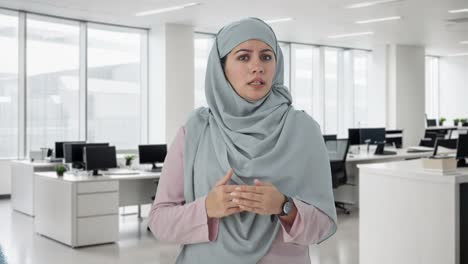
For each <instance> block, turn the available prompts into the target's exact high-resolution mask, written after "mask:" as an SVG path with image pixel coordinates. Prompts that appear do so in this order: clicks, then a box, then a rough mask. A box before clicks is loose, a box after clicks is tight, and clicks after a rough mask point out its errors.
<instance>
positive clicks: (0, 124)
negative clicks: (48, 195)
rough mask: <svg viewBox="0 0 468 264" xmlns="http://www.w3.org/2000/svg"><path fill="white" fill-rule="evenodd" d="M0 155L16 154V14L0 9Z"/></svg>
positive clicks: (3, 156) (5, 156)
mask: <svg viewBox="0 0 468 264" xmlns="http://www.w3.org/2000/svg"><path fill="white" fill-rule="evenodd" d="M0 61H1V62H0V146H1V147H0V158H11V157H17V156H18V15H17V14H16V13H13V12H11V13H10V12H4V13H3V12H2V13H0Z"/></svg>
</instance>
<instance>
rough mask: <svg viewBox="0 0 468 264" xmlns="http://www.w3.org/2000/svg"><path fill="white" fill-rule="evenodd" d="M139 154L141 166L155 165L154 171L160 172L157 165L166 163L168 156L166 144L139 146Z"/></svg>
mask: <svg viewBox="0 0 468 264" xmlns="http://www.w3.org/2000/svg"><path fill="white" fill-rule="evenodd" d="M138 154H139V156H140V163H141V164H153V167H152V170H160V169H161V168H160V167H157V166H156V163H162V162H164V159H165V158H166V154H167V146H166V144H161V145H139V146H138Z"/></svg>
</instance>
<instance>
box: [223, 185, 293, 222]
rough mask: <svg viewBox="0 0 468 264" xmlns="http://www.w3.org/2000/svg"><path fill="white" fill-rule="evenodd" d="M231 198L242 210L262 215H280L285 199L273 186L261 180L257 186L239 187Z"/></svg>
mask: <svg viewBox="0 0 468 264" xmlns="http://www.w3.org/2000/svg"><path fill="white" fill-rule="evenodd" d="M231 196H232V197H233V198H235V199H233V202H234V203H235V204H237V205H238V206H239V208H240V209H243V210H245V211H249V212H253V213H257V214H261V215H272V214H280V213H281V211H282V208H281V207H282V205H283V203H284V199H285V196H284V195H283V194H282V193H281V192H279V191H278V189H276V187H275V186H274V185H273V184H271V183H269V182H261V181H259V180H255V186H249V185H241V186H237V187H236V188H235V190H234V192H232V193H231Z"/></svg>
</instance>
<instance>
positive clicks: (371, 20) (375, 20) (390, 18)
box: [356, 16, 401, 24]
mask: <svg viewBox="0 0 468 264" xmlns="http://www.w3.org/2000/svg"><path fill="white" fill-rule="evenodd" d="M399 19H401V16H392V17H382V18H374V19H367V20H360V21H356V24H369V23H376V22H384V21H390V20H399Z"/></svg>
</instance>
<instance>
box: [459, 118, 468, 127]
mask: <svg viewBox="0 0 468 264" xmlns="http://www.w3.org/2000/svg"><path fill="white" fill-rule="evenodd" d="M467 122H468V118H460V123H461V125H462V126H463V124H466V123H467Z"/></svg>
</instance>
